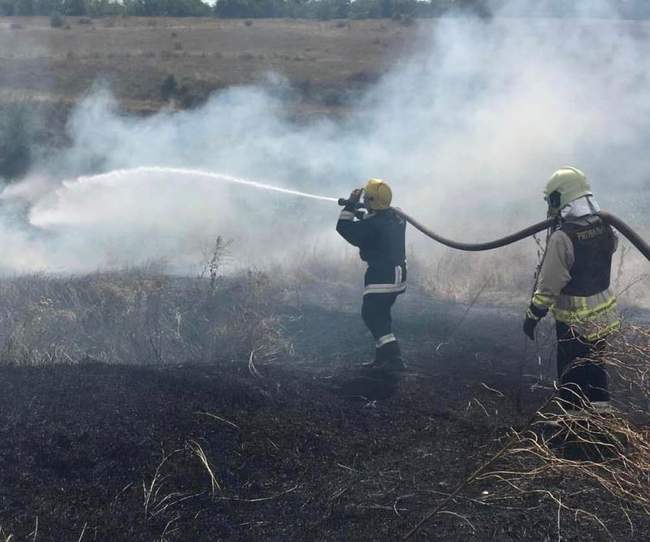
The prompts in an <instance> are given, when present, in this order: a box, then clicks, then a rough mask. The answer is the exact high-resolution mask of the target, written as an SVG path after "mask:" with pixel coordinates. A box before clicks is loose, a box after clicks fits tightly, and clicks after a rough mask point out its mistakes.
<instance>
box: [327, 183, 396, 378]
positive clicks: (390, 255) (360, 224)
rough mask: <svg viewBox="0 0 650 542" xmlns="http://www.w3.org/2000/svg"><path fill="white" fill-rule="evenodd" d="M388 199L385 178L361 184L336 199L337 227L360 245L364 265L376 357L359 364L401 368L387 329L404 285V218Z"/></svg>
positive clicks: (366, 314) (366, 313)
mask: <svg viewBox="0 0 650 542" xmlns="http://www.w3.org/2000/svg"><path fill="white" fill-rule="evenodd" d="M362 195H363V205H360V199H361V196H362ZM391 201H392V191H391V188H390V186H389V185H388V183H386V182H384V181H382V180H379V179H370V180H369V181H368V184H367V185H366V187H365V188H363V189H358V190H353V191H352V193H351V194H350V197H349V199H347V200H341V203H343V204H344V207H343V210H342V211H341V214H340V216H339V220H338V222H337V224H336V231H337V232H338V233H339V234H340V235H341V237H343V238H344V239H345V240H346V241H347V242H348V243H350V244H352V245H354V246H356V247H358V248H359V255H360V257H361V259H362V260H363V261H365V262H366V263H367V264H368V268H367V270H366V274H365V280H364V291H363V303H362V306H361V316H362V318H363V321H364V322H365V324H366V326H367V327H368V329H369V330H370V332H371V333H372V335H373V337H374V339H375V359H374V360H373V361H370V362H367V363H364V364H363V366H364V367H367V368H372V369H379V370H387V371H400V370H403V369H405V368H406V366H405V364H404V361H403V360H402V356H401V353H400V347H399V343H398V342H397V338H396V337H395V335H394V334H393V332H392V319H391V308H392V306H393V304H394V303H395V300H396V299H397V296H399V295H400V294H402V293H404V291H405V290H406V249H405V234H406V221H405V219H404V218H403V217H402V216H400V215H399V214H397V213H396V212H395V210H394V209H392V208H391V207H390V204H391ZM363 207H365V211H364V210H363Z"/></svg>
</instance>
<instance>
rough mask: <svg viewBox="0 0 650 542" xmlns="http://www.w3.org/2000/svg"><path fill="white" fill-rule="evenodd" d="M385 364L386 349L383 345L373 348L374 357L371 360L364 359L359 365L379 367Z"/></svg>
mask: <svg viewBox="0 0 650 542" xmlns="http://www.w3.org/2000/svg"><path fill="white" fill-rule="evenodd" d="M385 364H386V350H385V345H384V347H382V348H375V359H373V360H372V361H364V362H363V363H362V364H361V367H363V368H364V369H381V368H383V367H384V365H385Z"/></svg>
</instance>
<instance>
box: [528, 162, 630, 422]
mask: <svg viewBox="0 0 650 542" xmlns="http://www.w3.org/2000/svg"><path fill="white" fill-rule="evenodd" d="M544 198H545V200H546V202H547V203H548V211H549V216H550V217H557V220H558V222H557V226H556V228H557V229H555V231H554V232H553V233H552V234H551V236H550V237H549V239H548V243H547V246H546V251H545V254H544V258H543V260H542V265H541V268H540V272H539V276H538V282H537V287H536V289H535V293H534V294H533V298H532V300H531V303H530V306H529V308H528V311H527V312H526V319H525V322H524V332H525V333H526V335H527V336H528V337H529V338H530V339H533V340H534V338H535V327H536V326H537V324H538V322H539V321H540V320H541V319H542V318H543V317H544V316H545V315H546V314H547V312H548V311H549V310H550V311H551V313H552V314H553V316H554V317H555V322H556V332H557V341H558V343H557V371H558V379H559V385H560V398H561V399H562V401H563V402H564V404H565V407H566V408H567V409H569V410H570V411H571V410H574V411H575V410H581V409H583V408H585V407H589V408H592V409H594V410H596V411H605V410H609V391H608V377H607V372H606V371H605V368H604V367H603V365H602V363H601V362H600V361H599V358H601V357H602V354H603V349H604V347H605V345H606V341H607V338H608V337H609V336H610V334H612V333H613V332H615V331H616V330H617V329H618V328H619V327H620V320H619V316H618V311H617V308H616V298H615V296H614V295H613V294H612V293H611V291H610V289H609V286H610V274H611V266H612V257H613V254H614V252H615V251H616V247H617V238H616V235H615V234H614V231H613V230H612V228H611V227H610V226H609V225H608V224H606V223H604V222H603V220H602V219H601V218H600V217H599V216H597V215H596V213H597V212H598V211H599V210H600V208H599V206H598V203H597V202H596V200H595V199H594V197H593V193H592V191H591V188H590V186H589V183H588V182H587V178H586V176H585V174H584V173H583V172H582V171H580V170H579V169H576V168H572V167H565V168H562V169H559V170H558V171H556V172H555V173H554V174H553V175H552V176H551V178H550V180H549V181H548V183H547V185H546V189H545V191H544Z"/></svg>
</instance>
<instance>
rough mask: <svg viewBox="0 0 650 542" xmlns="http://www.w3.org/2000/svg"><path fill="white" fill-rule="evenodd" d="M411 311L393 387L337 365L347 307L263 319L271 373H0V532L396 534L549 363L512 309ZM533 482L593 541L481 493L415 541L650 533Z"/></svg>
mask: <svg viewBox="0 0 650 542" xmlns="http://www.w3.org/2000/svg"><path fill="white" fill-rule="evenodd" d="M409 296H410V300H409ZM416 298H417V296H416V295H411V294H409V295H408V296H406V297H405V298H404V300H401V303H400V307H399V310H398V312H397V316H396V320H397V332H398V333H399V334H400V336H401V337H402V339H403V343H404V346H405V350H406V353H407V357H408V361H409V364H410V370H409V372H408V373H406V374H405V375H403V376H402V377H401V379H400V381H399V382H392V381H390V380H388V381H387V380H386V379H381V378H376V377H373V378H368V375H367V374H365V373H362V372H360V371H359V370H358V369H356V368H355V366H356V365H357V364H358V363H359V362H360V361H362V360H364V359H365V358H366V356H367V355H368V350H369V349H368V345H369V339H368V337H367V336H366V333H365V332H364V328H363V324H362V322H361V321H360V318H359V316H358V314H356V312H354V309H353V308H352V307H350V308H349V310H348V309H347V308H345V309H332V308H325V307H323V306H316V305H310V304H305V305H303V306H301V307H300V308H296V307H295V306H286V307H284V308H282V309H281V310H280V311H279V312H280V321H281V322H282V326H283V332H284V333H285V335H286V337H288V338H289V339H290V341H291V344H292V351H293V352H292V353H289V354H287V355H286V356H284V357H282V356H280V357H277V358H276V359H274V360H272V361H265V362H261V361H256V359H255V357H254V356H253V358H252V361H251V359H250V358H247V357H242V358H240V359H228V358H224V359H221V360H214V361H213V362H211V363H209V364H188V365H183V366H174V365H168V366H165V367H141V366H128V365H110V364H105V363H97V362H95V361H93V360H92V359H90V358H89V359H87V360H86V361H85V362H82V363H79V364H60V365H56V366H47V367H20V366H11V365H6V366H4V367H2V368H1V369H0V526H1V527H2V533H3V534H4V535H5V537H6V536H8V535H11V534H13V535H14V536H15V538H16V539H17V540H26V539H29V540H32V539H36V540H78V539H83V540H277V541H280V540H282V541H284V540H296V541H298V540H332V541H335V540H336V541H338V540H355V541H356V540H398V539H400V538H401V537H402V536H404V535H405V534H406V532H407V531H408V530H409V528H410V527H412V526H413V525H414V524H415V523H416V522H417V520H418V519H420V518H421V517H422V516H423V515H424V514H425V513H426V512H427V511H428V510H429V509H431V508H432V507H433V506H434V505H435V504H436V503H437V502H439V500H440V499H442V498H444V497H445V495H447V494H448V493H449V492H450V491H451V490H452V489H453V488H454V487H455V486H456V485H457V484H458V483H459V482H460V481H461V480H462V479H464V478H465V477H466V476H467V475H468V474H469V473H470V472H471V471H473V470H474V469H475V468H476V466H478V465H479V464H480V463H481V462H483V461H485V460H487V459H488V458H489V457H490V456H491V455H492V454H493V453H494V452H495V451H496V450H497V449H498V448H499V447H500V446H501V444H502V443H503V441H504V439H505V438H506V437H507V435H508V433H509V430H510V428H511V427H515V428H517V427H521V425H522V424H524V423H525V422H526V420H527V419H528V418H529V417H530V415H531V413H533V412H534V411H535V409H536V408H537V407H538V406H539V405H540V404H541V403H543V402H544V399H545V397H546V396H547V394H548V393H549V390H548V389H544V387H543V385H544V384H546V385H548V380H544V381H539V382H538V378H537V376H538V374H539V373H540V371H541V372H542V373H543V375H544V376H545V377H548V376H549V375H551V374H552V367H551V366H550V362H549V358H548V352H547V351H546V350H547V349H544V351H543V352H542V362H541V365H540V364H539V362H538V358H537V355H536V351H535V349H534V348H533V347H532V346H530V345H529V346H528V348H527V349H525V346H524V345H525V343H524V340H523V339H522V335H521V332H520V329H519V327H520V317H521V314H519V312H518V311H516V310H512V309H508V308H499V307H486V306H482V307H479V306H475V307H473V308H471V310H470V311H469V312H466V311H467V309H468V307H467V306H465V305H461V304H457V305H456V304H446V303H436V302H428V301H422V302H417V303H416V302H415V299H416ZM459 323H460V325H459ZM522 364H523V365H522ZM536 383H537V384H541V386H533V385H534V384H536ZM201 456H203V457H204V459H205V461H206V462H207V463H208V465H209V466H210V469H211V471H212V474H213V475H214V478H212V477H211V475H210V471H209V470H208V468H206V466H205V464H204V463H203V461H202V459H201ZM545 486H546V489H552V490H553V491H554V492H558V494H560V495H561V496H562V497H563V498H564V499H565V500H566V501H567V502H572V503H573V504H580V503H581V502H582V503H584V502H585V501H588V508H589V510H591V511H592V512H595V513H597V514H598V517H599V518H600V519H601V520H602V521H603V523H604V524H605V526H606V528H607V529H609V532H608V531H606V530H605V529H604V528H603V526H601V525H599V524H597V522H595V521H594V520H593V519H590V518H588V517H586V516H580V515H576V516H575V517H574V516H572V515H569V514H560V516H558V508H557V506H555V505H554V502H553V501H552V500H550V499H547V498H545V497H544V495H542V494H537V495H523V496H522V495H518V494H516V493H513V492H509V491H508V488H504V487H500V486H499V485H498V484H496V483H493V482H490V483H488V482H483V483H480V484H476V485H473V486H471V487H469V488H467V489H466V490H465V491H463V492H462V493H461V496H460V497H459V498H456V499H454V500H453V501H452V502H450V503H449V504H448V506H446V507H445V510H444V513H442V514H439V515H437V516H436V518H435V520H434V521H432V522H430V523H428V524H427V525H426V526H425V528H424V529H423V530H422V531H421V532H420V533H419V534H418V535H417V536H416V537H415V538H416V539H421V540H425V539H426V540H454V541H455V540H458V541H461V540H488V539H491V540H499V541H509V540H512V541H515V540H517V541H520V540H535V541H537V540H557V539H562V540H608V539H611V538H612V537H613V538H615V539H616V540H641V539H643V538H644V536H645V534H647V533H648V532H650V530H649V529H650V521H649V520H648V518H647V517H643V516H642V515H639V514H637V513H635V511H634V510H633V509H632V508H630V507H627V508H626V510H627V512H628V514H629V517H630V518H631V521H632V523H633V525H634V530H632V529H631V526H630V525H631V524H630V521H629V520H628V518H626V517H625V514H624V513H622V512H621V506H622V505H621V503H620V502H616V501H615V500H614V499H613V498H612V497H610V496H609V495H607V494H605V493H604V492H602V491H600V490H599V489H598V488H597V487H593V486H590V485H589V483H587V482H585V483H582V484H581V483H580V482H579V481H576V480H569V479H561V478H556V479H552V480H551V479H549V480H546V482H545ZM541 489H544V488H541ZM585 506H587V505H585ZM558 517H559V519H558ZM612 533H615V536H614V535H612ZM644 533H645V534H644ZM0 540H4V539H3V538H2V536H0Z"/></svg>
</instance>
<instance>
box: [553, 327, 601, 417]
mask: <svg viewBox="0 0 650 542" xmlns="http://www.w3.org/2000/svg"><path fill="white" fill-rule="evenodd" d="M556 331H557V373H558V378H559V381H560V386H561V389H560V398H561V399H562V400H563V401H566V402H567V403H568V405H569V406H572V407H574V408H581V406H582V405H583V404H584V402H585V399H586V400H588V401H589V402H593V401H609V391H608V377H607V371H606V370H605V368H604V366H603V365H602V364H601V363H599V358H600V357H601V356H602V354H603V350H604V348H605V341H604V340H602V339H601V340H598V341H596V342H589V341H587V340H586V339H584V338H582V337H579V336H577V335H575V334H574V333H573V331H572V330H571V328H570V327H569V326H568V325H566V324H564V323H562V322H556Z"/></svg>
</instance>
